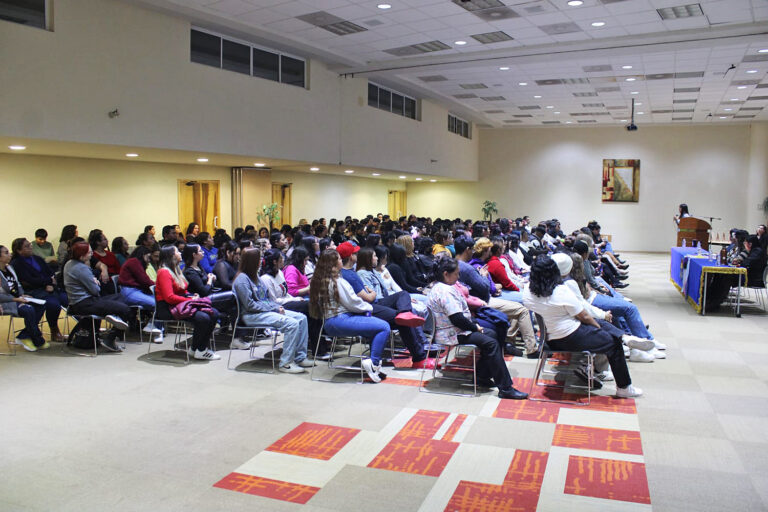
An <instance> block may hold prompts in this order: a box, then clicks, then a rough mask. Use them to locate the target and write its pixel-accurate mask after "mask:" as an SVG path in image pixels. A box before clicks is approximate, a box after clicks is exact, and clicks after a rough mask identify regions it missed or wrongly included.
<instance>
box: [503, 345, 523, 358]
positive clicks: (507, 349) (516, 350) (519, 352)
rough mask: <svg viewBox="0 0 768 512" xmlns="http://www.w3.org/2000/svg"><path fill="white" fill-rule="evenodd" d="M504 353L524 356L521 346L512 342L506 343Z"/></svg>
mask: <svg viewBox="0 0 768 512" xmlns="http://www.w3.org/2000/svg"><path fill="white" fill-rule="evenodd" d="M504 354H505V355H508V356H515V357H522V356H523V350H522V349H520V348H517V347H516V346H514V345H513V344H511V343H507V344H506V345H504Z"/></svg>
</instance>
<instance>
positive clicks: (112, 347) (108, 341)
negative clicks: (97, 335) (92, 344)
mask: <svg viewBox="0 0 768 512" xmlns="http://www.w3.org/2000/svg"><path fill="white" fill-rule="evenodd" d="M99 345H101V346H102V347H104V348H105V349H107V350H109V351H110V352H122V350H120V347H118V346H117V343H115V339H114V338H111V337H109V336H106V337H104V338H102V339H100V340H99Z"/></svg>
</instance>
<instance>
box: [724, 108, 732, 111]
mask: <svg viewBox="0 0 768 512" xmlns="http://www.w3.org/2000/svg"><path fill="white" fill-rule="evenodd" d="M723 110H725V111H726V112H730V111H731V110H733V109H732V108H724V109H723Z"/></svg>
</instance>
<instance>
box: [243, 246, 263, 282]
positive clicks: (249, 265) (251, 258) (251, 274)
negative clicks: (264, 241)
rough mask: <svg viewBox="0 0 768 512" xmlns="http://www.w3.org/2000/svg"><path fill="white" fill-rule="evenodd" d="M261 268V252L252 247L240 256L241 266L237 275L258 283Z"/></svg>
mask: <svg viewBox="0 0 768 512" xmlns="http://www.w3.org/2000/svg"><path fill="white" fill-rule="evenodd" d="M260 266H261V250H259V249H257V248H256V247H251V248H250V249H246V250H245V251H243V252H242V253H241V254H240V266H239V267H238V269H237V273H238V274H245V275H246V276H248V278H249V279H250V280H251V281H253V282H254V283H258V281H259V267H260Z"/></svg>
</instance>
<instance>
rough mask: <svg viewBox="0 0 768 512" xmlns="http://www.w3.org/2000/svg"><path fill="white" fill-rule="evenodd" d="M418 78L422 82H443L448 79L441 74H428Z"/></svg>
mask: <svg viewBox="0 0 768 512" xmlns="http://www.w3.org/2000/svg"><path fill="white" fill-rule="evenodd" d="M419 80H421V81H422V82H445V81H446V80H448V78H447V77H444V76H443V75H429V76H420V77H419Z"/></svg>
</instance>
